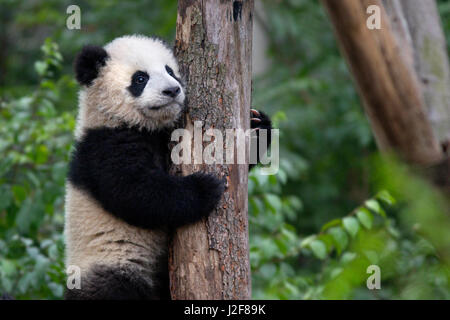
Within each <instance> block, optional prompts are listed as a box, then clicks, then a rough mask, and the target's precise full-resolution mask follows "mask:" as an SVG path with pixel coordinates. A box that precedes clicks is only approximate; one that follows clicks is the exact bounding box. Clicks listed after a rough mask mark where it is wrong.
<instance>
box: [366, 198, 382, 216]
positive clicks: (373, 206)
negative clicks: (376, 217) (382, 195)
mask: <svg viewBox="0 0 450 320" xmlns="http://www.w3.org/2000/svg"><path fill="white" fill-rule="evenodd" d="M364 205H365V206H366V207H367V208H369V209H370V210H372V211H373V212H375V213H378V214H381V211H382V210H381V207H380V204H379V203H378V201H377V200H374V199H370V200H367V201H366V202H364Z"/></svg>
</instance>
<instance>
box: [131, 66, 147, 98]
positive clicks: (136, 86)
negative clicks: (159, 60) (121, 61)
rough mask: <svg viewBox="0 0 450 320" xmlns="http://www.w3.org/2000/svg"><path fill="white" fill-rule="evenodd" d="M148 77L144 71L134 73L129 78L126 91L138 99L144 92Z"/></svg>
mask: <svg viewBox="0 0 450 320" xmlns="http://www.w3.org/2000/svg"><path fill="white" fill-rule="evenodd" d="M149 78H150V77H149V75H148V73H147V72H144V71H136V72H135V73H134V74H133V76H132V77H131V84H130V86H129V87H128V90H129V91H130V93H131V94H132V95H133V96H134V97H139V96H140V95H141V94H142V91H144V88H145V86H146V84H147V82H148V79H149Z"/></svg>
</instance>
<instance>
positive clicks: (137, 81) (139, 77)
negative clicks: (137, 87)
mask: <svg viewBox="0 0 450 320" xmlns="http://www.w3.org/2000/svg"><path fill="white" fill-rule="evenodd" d="M144 82H145V78H144V77H143V76H138V77H137V78H136V83H137V84H142V83H144Z"/></svg>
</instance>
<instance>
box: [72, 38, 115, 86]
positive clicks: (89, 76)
mask: <svg viewBox="0 0 450 320" xmlns="http://www.w3.org/2000/svg"><path fill="white" fill-rule="evenodd" d="M107 59H108V53H107V52H106V50H105V49H103V48H102V47H99V46H91V45H87V46H84V47H83V49H82V50H81V52H80V53H79V54H78V56H77V57H76V59H75V65H74V68H75V77H76V79H77V81H78V82H79V83H80V84H82V85H85V86H90V85H91V84H92V81H94V79H95V78H97V76H98V72H99V70H100V68H101V67H102V66H105V65H106V60H107Z"/></svg>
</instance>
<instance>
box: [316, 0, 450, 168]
mask: <svg viewBox="0 0 450 320" xmlns="http://www.w3.org/2000/svg"><path fill="white" fill-rule="evenodd" d="M322 2H323V4H324V6H325V8H326V9H327V11H328V14H329V16H330V17H331V21H332V23H333V25H334V28H335V32H336V34H337V37H338V38H339V43H340V46H341V49H342V51H343V53H344V55H345V57H346V59H347V62H348V64H349V65H350V68H351V71H352V73H353V76H354V78H355V81H356V83H357V84H358V89H359V93H360V95H361V96H362V98H363V100H364V107H365V111H366V113H367V115H368V117H369V119H370V122H371V126H372V129H373V132H374V134H375V138H376V141H377V144H378V146H379V148H380V149H381V150H383V151H395V152H397V153H398V154H399V155H400V156H401V157H403V158H404V159H405V160H406V161H408V162H410V163H414V164H420V165H426V166H427V165H433V164H435V163H437V162H439V161H440V160H441V159H442V156H443V155H442V152H441V148H440V144H439V141H438V140H437V139H436V137H435V135H434V133H433V130H432V128H431V125H430V122H429V121H428V118H427V115H426V106H425V100H424V98H423V95H422V92H421V87H420V83H419V80H418V79H417V76H416V73H415V71H414V69H413V67H412V66H410V63H408V58H407V56H408V55H407V54H405V52H404V51H403V48H402V47H401V45H402V43H401V42H400V41H398V40H397V39H396V36H395V35H394V33H393V29H392V28H393V27H392V25H391V23H390V22H389V19H388V17H387V15H386V12H385V10H384V7H383V5H382V3H381V0H361V1H354V0H322ZM370 5H376V6H378V7H379V8H380V9H381V10H380V11H381V29H373V30H371V29H369V28H368V27H367V24H366V22H367V19H368V18H369V16H370V15H369V14H368V13H367V8H368V6H370ZM394 27H395V26H394Z"/></svg>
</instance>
